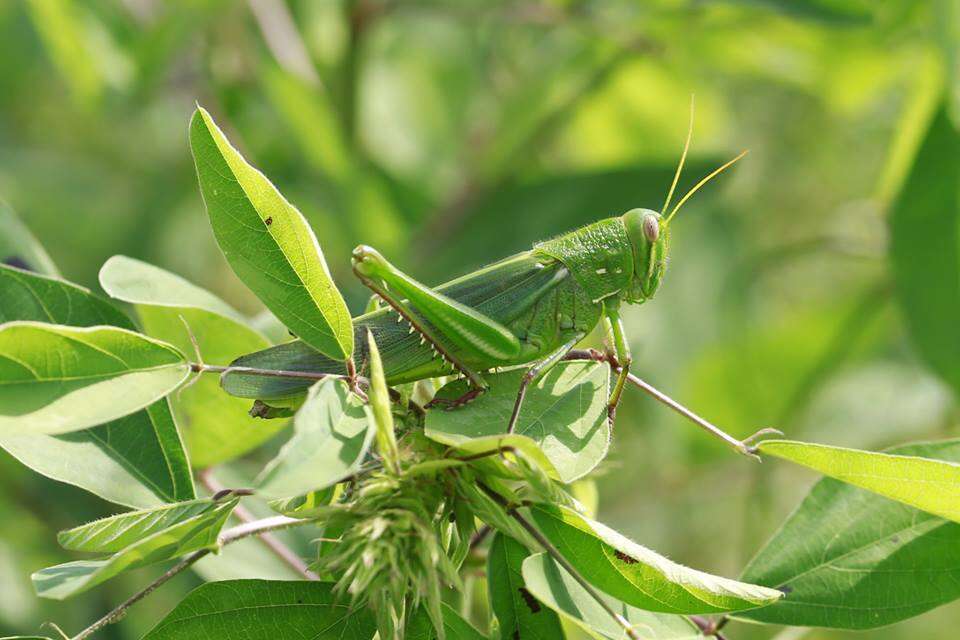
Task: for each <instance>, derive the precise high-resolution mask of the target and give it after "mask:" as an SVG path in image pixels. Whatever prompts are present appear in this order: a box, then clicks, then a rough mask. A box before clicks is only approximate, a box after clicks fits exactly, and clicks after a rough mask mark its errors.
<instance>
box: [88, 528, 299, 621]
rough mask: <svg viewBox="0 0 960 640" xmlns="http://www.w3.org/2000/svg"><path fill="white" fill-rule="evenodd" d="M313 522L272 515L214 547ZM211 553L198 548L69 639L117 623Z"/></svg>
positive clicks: (221, 539)
mask: <svg viewBox="0 0 960 640" xmlns="http://www.w3.org/2000/svg"><path fill="white" fill-rule="evenodd" d="M312 522H313V521H312V520H300V519H297V518H288V517H287V516H273V517H271V518H264V519H262V520H257V521H254V522H245V523H243V524H241V525H237V526H236V527H232V528H230V529H227V530H226V531H224V532H223V533H221V534H220V536H219V537H218V538H217V547H218V549H221V548H223V547H225V546H227V545H228V544H232V543H234V542H237V541H238V540H243V539H244V538H249V537H251V536H258V535H263V534H265V533H268V532H270V531H279V530H281V529H289V528H291V527H298V526H302V525H305V524H311V523H312ZM213 551H214V550H213V549H201V550H200V551H197V552H195V553H193V554H191V555H189V556H187V557H186V558H184V559H183V560H181V561H180V562H178V563H177V564H175V565H173V566H172V567H170V568H169V569H167V570H166V571H165V572H164V573H163V574H162V575H161V576H160V577H159V578H157V579H156V580H154V581H153V582H151V583H150V584H148V585H147V586H146V587H144V588H143V589H141V590H140V591H138V592H137V593H135V594H133V595H132V596H130V597H129V598H127V599H126V600H124V601H123V602H122V603H120V604H119V605H117V606H116V607H115V608H114V609H113V610H112V611H110V613H108V614H106V615H105V616H103V617H102V618H100V619H99V620H97V621H96V622H94V623H93V624H91V625H90V626H89V627H87V628H86V629H84V630H83V631H81V632H80V633H78V634H77V635H75V636H73V638H72V639H71V640H84V639H85V638H89V637H90V636H91V635H93V634H94V633H96V632H97V631H99V630H100V629H102V628H103V627H105V626H107V625H108V624H111V623H113V622H116V621H117V620H119V619H120V618H122V617H123V616H124V615H125V614H126V612H127V609H129V608H130V607H132V606H133V605H135V604H136V603H138V602H140V601H141V600H143V599H144V598H146V597H147V596H148V595H150V594H151V593H153V592H154V591H156V590H157V589H158V588H159V587H160V586H161V585H163V584H164V583H166V582H168V581H170V579H172V578H173V577H174V576H176V575H177V574H179V573H183V572H184V571H186V570H187V569H189V568H190V567H191V566H193V565H194V564H196V563H197V562H198V561H200V560H201V559H203V558H204V557H205V556H207V555H209V554H211V553H212V552H213Z"/></svg>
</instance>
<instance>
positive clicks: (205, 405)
mask: <svg viewBox="0 0 960 640" xmlns="http://www.w3.org/2000/svg"><path fill="white" fill-rule="evenodd" d="M100 285H101V286H102V287H103V289H104V291H106V292H107V293H108V294H109V295H110V296H112V297H114V298H117V299H118V300H123V301H124V302H129V303H132V304H134V305H136V310H137V314H138V315H139V316H140V321H141V323H142V325H143V330H144V332H145V333H146V334H147V335H149V336H152V337H154V338H158V339H160V340H163V341H165V342H167V343H169V344H172V345H173V346H175V347H177V348H178V349H180V351H181V352H183V353H185V354H190V355H191V356H193V353H194V346H193V342H192V340H191V336H192V338H193V339H195V340H196V341H197V345H198V346H199V350H200V355H201V357H202V359H203V361H204V362H205V363H206V364H216V365H226V364H229V363H230V362H231V361H232V360H234V359H235V358H237V357H238V356H240V355H242V354H244V353H248V352H250V351H255V350H259V349H263V348H265V347H267V346H269V342H268V341H267V339H266V338H264V337H263V336H262V335H260V334H259V333H258V332H257V331H255V330H254V329H252V328H251V327H250V326H249V325H248V324H247V322H246V320H245V319H244V318H243V317H242V316H241V315H240V314H239V313H238V312H237V311H236V310H235V309H233V308H232V307H230V305H228V304H227V303H225V302H223V301H222V300H220V299H219V298H217V297H216V296H215V295H213V294H212V293H210V292H208V291H206V290H204V289H201V288H200V287H197V286H196V285H194V284H191V283H190V282H187V281H186V280H184V279H183V278H181V277H179V276H177V275H175V274H172V273H170V272H168V271H164V270H163V269H160V268H159V267H155V266H153V265H150V264H147V263H145V262H140V261H139V260H134V259H132V258H127V257H124V256H114V257H112V258H110V259H109V260H107V262H106V263H105V264H104V265H103V268H102V269H101V270H100ZM173 406H174V410H175V411H176V413H177V416H178V418H179V422H180V424H181V425H182V426H183V429H184V437H185V439H186V442H187V449H188V450H189V452H190V459H191V461H192V462H193V464H194V466H196V467H201V468H202V467H208V466H211V465H214V464H218V463H221V462H225V461H227V460H230V459H232V458H235V457H237V456H240V455H242V454H244V453H246V452H247V451H250V450H251V449H253V448H255V447H257V446H258V445H260V444H261V443H263V442H265V441H266V440H268V439H269V438H270V437H272V436H273V435H275V434H276V433H277V431H279V430H280V429H282V428H283V427H284V426H285V424H284V422H283V421H280V420H278V421H273V422H271V421H265V420H257V419H254V418H252V417H250V415H249V413H248V412H249V409H250V403H249V402H248V401H245V400H240V399H237V398H232V397H230V396H229V395H227V394H225V393H224V392H223V390H222V389H221V388H220V381H219V377H218V376H216V375H210V374H206V375H202V376H200V379H199V380H197V381H196V382H195V383H194V384H192V385H190V386H189V387H188V388H185V389H184V390H183V391H182V392H180V393H178V394H177V395H176V397H175V398H173Z"/></svg>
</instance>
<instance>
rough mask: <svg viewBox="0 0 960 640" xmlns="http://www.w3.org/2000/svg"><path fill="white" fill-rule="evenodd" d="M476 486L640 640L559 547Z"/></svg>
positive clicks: (496, 496) (496, 497)
mask: <svg viewBox="0 0 960 640" xmlns="http://www.w3.org/2000/svg"><path fill="white" fill-rule="evenodd" d="M477 486H478V487H480V490H481V491H483V492H484V493H486V494H487V495H488V496H490V498H491V499H492V500H493V501H494V502H496V503H497V504H499V505H500V506H501V507H503V509H504V510H505V511H506V512H507V514H509V515H510V517H511V518H513V519H514V520H516V521H517V524H519V525H520V526H521V527H523V528H524V530H525V531H526V532H527V533H529V534H530V535H531V537H533V539H534V540H536V541H537V544H539V545H540V546H541V547H543V548H544V550H545V551H546V552H547V553H548V554H550V555H551V556H553V559H554V560H556V561H557V562H558V563H559V564H560V566H562V567H563V568H564V569H565V570H566V571H567V573H569V574H570V575H571V576H572V577H573V579H574V580H576V581H577V582H578V583H580V586H581V587H583V588H584V590H585V591H586V592H587V593H588V594H589V595H590V597H591V598H593V599H594V600H595V601H596V603H597V604H599V605H600V607H601V608H602V609H603V610H604V611H606V612H607V614H608V615H609V616H610V617H611V618H613V620H614V621H615V622H616V623H617V624H618V625H620V626H621V627H623V630H624V632H625V633H626V634H627V637H629V638H631V640H640V636H638V635H637V632H636V631H634V629H633V626H632V625H631V624H630V621H629V620H627V619H626V618H624V617H623V616H622V615H620V614H619V613H617V612H616V611H614V610H613V607H611V606H610V604H609V603H608V602H607V601H606V599H604V597H603V596H602V595H601V594H600V592H599V591H597V590H596V588H595V587H594V586H593V585H592V584H590V583H589V582H587V579H586V578H584V577H583V576H581V575H580V572H579V571H577V570H576V568H575V567H574V566H573V565H572V564H570V562H569V561H568V560H567V559H566V558H565V557H564V556H563V554H562V553H560V550H559V549H557V548H556V547H555V546H553V543H552V542H550V541H549V540H547V538H546V536H544V535H543V534H542V533H540V531H539V529H537V528H536V527H535V526H533V525H532V524H531V523H530V521H529V520H527V519H526V518H524V517H523V516H522V515H520V513H519V512H518V511H517V509H516V507H514V506H513V505H511V504H509V503H508V502H507V500H506V499H505V498H504V497H503V496H501V495H500V494H499V493H497V492H496V491H494V490H493V489H491V488H490V487H488V486H487V485H485V484H484V483H482V482H478V483H477Z"/></svg>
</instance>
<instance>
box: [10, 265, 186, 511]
mask: <svg viewBox="0 0 960 640" xmlns="http://www.w3.org/2000/svg"><path fill="white" fill-rule="evenodd" d="M0 299H2V300H4V305H3V308H2V309H0V319H2V320H4V321H11V320H35V321H37V322H49V323H52V324H69V325H70V326H76V327H90V326H94V325H101V324H110V325H113V326H117V327H121V328H124V329H133V328H134V326H133V323H132V322H131V321H130V319H129V318H127V316H126V315H124V314H123V313H121V312H120V311H119V310H117V309H116V308H114V307H113V306H112V305H111V304H110V303H109V302H107V301H106V300H103V299H101V298H100V297H98V296H95V295H94V294H92V293H90V292H89V291H88V290H86V289H84V288H82V287H78V286H77V285H74V284H72V283H69V282H66V281H65V280H60V279H58V278H50V277H46V276H41V275H37V274H34V273H29V272H26V271H21V270H19V269H13V268H9V267H0ZM0 446H2V447H3V448H4V449H6V450H7V452H9V453H10V454H11V455H13V456H14V457H15V458H17V459H18V460H20V462H22V463H23V464H25V465H27V466H28V467H30V468H31V469H33V470H34V471H36V472H38V473H42V474H44V475H46V476H47V477H50V478H53V479H55V480H59V481H61V482H67V483H69V484H74V485H76V486H78V487H81V488H83V489H86V490H87V491H90V492H92V493H94V494H96V495H98V496H100V497H101V498H104V499H106V500H110V501H111V502H115V503H117V504H122V505H126V506H130V507H150V506H154V505H158V504H161V503H163V502H177V501H179V500H189V499H190V498H193V497H194V496H195V495H196V494H195V493H194V488H193V477H192V475H191V473H190V464H189V462H187V456H186V453H185V452H184V450H183V443H182V442H181V441H180V434H179V433H178V431H177V426H176V424H175V423H174V421H173V415H172V414H171V413H170V407H169V405H168V403H167V400H160V401H158V402H155V403H154V404H152V405H150V407H148V408H147V409H145V410H143V411H138V412H136V413H133V414H130V415H129V416H126V417H124V418H120V419H118V420H114V421H113V422H109V423H107V424H104V425H101V426H99V427H93V428H91V429H84V430H81V431H74V432H73V433H69V434H64V435H60V436H45V435H10V436H3V437H0Z"/></svg>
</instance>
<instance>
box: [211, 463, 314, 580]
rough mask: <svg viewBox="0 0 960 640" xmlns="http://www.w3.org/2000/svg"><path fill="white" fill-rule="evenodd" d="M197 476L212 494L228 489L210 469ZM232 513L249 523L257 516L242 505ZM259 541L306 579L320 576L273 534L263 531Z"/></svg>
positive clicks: (254, 520) (255, 519) (241, 520)
mask: <svg viewBox="0 0 960 640" xmlns="http://www.w3.org/2000/svg"><path fill="white" fill-rule="evenodd" d="M198 477H199V479H200V482H201V484H203V486H204V487H206V488H207V490H208V491H209V492H210V493H212V494H214V495H216V494H218V493H221V492H223V491H229V489H226V488H225V487H224V486H223V485H222V484H220V483H219V482H217V479H216V478H214V477H213V474H212V473H211V471H210V469H204V470H203V471H201V472H200V473H199V474H198ZM233 515H235V516H236V517H237V519H239V520H240V522H243V523H247V524H249V523H251V522H256V521H257V518H256V517H255V516H254V515H253V514H252V513H250V512H249V511H248V510H247V509H246V508H245V507H243V506H242V505H237V507H236V508H235V509H234V510H233ZM260 542H262V543H263V545H264V546H265V547H267V549H269V550H270V551H271V552H272V553H273V555H275V556H277V557H278V558H280V560H282V561H283V562H285V563H286V564H287V565H289V566H290V567H291V568H292V569H293V570H294V571H296V572H297V573H299V574H300V575H302V576H303V577H305V578H306V579H307V580H319V579H320V576H318V575H317V574H315V573H314V572H313V571H310V569H309V567H308V566H307V563H306V562H304V561H303V559H302V558H301V557H300V556H298V555H297V554H296V553H294V552H293V550H292V549H290V547H288V546H287V545H285V544H284V543H283V542H281V541H280V539H279V538H277V537H276V536H275V535H273V534H270V533H265V534H263V535H261V536H260Z"/></svg>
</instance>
